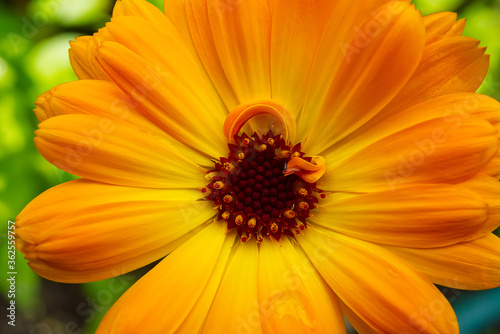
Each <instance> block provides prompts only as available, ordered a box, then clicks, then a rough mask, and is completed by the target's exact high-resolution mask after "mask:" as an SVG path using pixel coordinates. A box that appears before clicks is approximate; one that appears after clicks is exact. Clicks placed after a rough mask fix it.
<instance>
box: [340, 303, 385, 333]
mask: <svg viewBox="0 0 500 334" xmlns="http://www.w3.org/2000/svg"><path fill="white" fill-rule="evenodd" d="M339 304H340V308H341V309H342V313H343V314H344V317H345V318H346V319H347V321H349V323H350V324H351V325H352V327H353V328H354V329H355V330H356V331H357V332H358V333H361V334H379V332H377V331H376V330H374V329H373V328H372V327H370V326H369V325H368V324H367V323H366V322H364V321H363V320H362V319H361V318H360V317H358V315H357V314H356V313H355V312H354V311H353V310H351V309H350V308H349V307H347V305H346V304H345V303H344V302H342V301H341V300H340V303H339Z"/></svg>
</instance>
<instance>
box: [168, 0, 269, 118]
mask: <svg viewBox="0 0 500 334" xmlns="http://www.w3.org/2000/svg"><path fill="white" fill-rule="evenodd" d="M180 2H181V1H180V0H176V1H173V2H172V5H170V3H165V6H166V7H170V6H175V8H179V9H181V10H182V4H180ZM182 2H184V1H182ZM173 11H174V10H173V9H166V13H167V15H169V17H171V18H172V20H173V21H175V22H176V23H177V24H179V25H180V27H179V29H180V30H181V31H182V32H183V33H184V36H185V37H184V39H185V40H189V37H187V36H186V22H185V21H184V20H187V25H188V27H189V32H190V35H191V40H192V41H193V44H194V47H195V48H196V50H197V53H198V55H199V57H200V59H201V62H202V63H203V65H204V67H205V68H206V70H207V73H208V74H209V76H210V78H211V79H212V82H213V83H214V85H215V87H216V88H217V91H218V92H219V93H220V95H221V97H222V99H223V100H224V102H225V104H226V106H227V107H228V109H229V110H232V109H233V108H235V107H236V106H237V105H238V104H241V103H245V102H247V101H249V100H255V99H269V98H271V85H270V75H269V39H270V31H271V17H270V13H269V7H268V3H267V1H262V0H248V1H236V2H234V1H215V2H214V1H207V0H201V1H200V0H188V1H185V11H186V18H185V19H184V17H183V15H184V14H182V15H179V16H177V15H175V14H173V13H172V12H173Z"/></svg>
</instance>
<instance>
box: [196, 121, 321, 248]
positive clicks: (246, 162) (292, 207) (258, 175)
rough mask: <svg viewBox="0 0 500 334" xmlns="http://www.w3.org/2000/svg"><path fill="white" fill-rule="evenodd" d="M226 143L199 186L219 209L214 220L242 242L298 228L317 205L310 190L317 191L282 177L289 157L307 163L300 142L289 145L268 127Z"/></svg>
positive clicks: (296, 178) (311, 185)
mask: <svg viewBox="0 0 500 334" xmlns="http://www.w3.org/2000/svg"><path fill="white" fill-rule="evenodd" d="M228 147H229V155H228V157H227V158H220V161H218V162H216V163H215V168H214V169H213V170H211V171H209V172H208V177H209V179H210V180H211V182H210V183H209V184H208V185H207V188H205V189H203V191H204V192H207V191H209V192H210V194H208V195H207V196H206V198H207V199H208V200H210V201H213V202H214V204H215V207H216V208H217V209H218V210H219V215H218V219H219V220H225V221H226V222H227V227H228V230H232V229H236V230H237V232H238V235H239V236H240V238H241V241H242V242H246V241H247V240H249V239H250V238H252V237H254V238H255V240H256V241H257V242H258V243H260V242H262V240H263V238H264V237H265V236H272V237H273V238H274V239H276V240H278V241H279V240H280V238H281V236H282V235H288V236H292V237H293V236H294V234H298V233H300V232H301V231H303V230H304V229H305V228H306V227H307V222H306V218H307V217H309V216H310V214H311V212H312V211H314V210H315V208H316V203H318V198H317V197H316V196H315V193H321V192H322V191H321V190H319V189H317V188H316V183H308V182H305V181H304V180H303V179H301V178H300V177H299V176H297V175H295V174H290V175H287V176H285V175H284V171H285V170H286V164H287V162H288V161H289V160H290V159H291V158H293V157H300V158H302V159H304V160H305V161H308V162H310V161H311V158H307V157H304V153H303V152H301V151H300V147H301V145H300V144H297V145H295V146H291V145H289V144H287V143H286V142H285V140H284V139H283V137H282V136H281V135H274V134H273V133H272V132H271V131H270V132H268V133H267V134H265V135H258V134H257V133H254V134H253V136H251V137H249V136H248V135H246V134H245V133H243V134H242V135H241V136H236V137H234V142H233V143H230V144H228ZM321 195H322V196H324V195H323V194H321Z"/></svg>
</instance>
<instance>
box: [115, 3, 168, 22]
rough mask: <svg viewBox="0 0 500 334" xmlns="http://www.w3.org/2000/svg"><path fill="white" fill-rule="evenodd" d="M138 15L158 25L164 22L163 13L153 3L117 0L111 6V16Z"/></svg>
mask: <svg viewBox="0 0 500 334" xmlns="http://www.w3.org/2000/svg"><path fill="white" fill-rule="evenodd" d="M120 16H132V17H140V18H143V19H145V20H147V21H149V22H153V23H155V24H156V25H158V26H162V25H163V24H165V21H166V20H165V15H163V13H162V12H161V10H159V9H158V8H157V7H156V6H155V5H153V4H152V3H150V2H148V1H144V0H119V1H117V2H116V4H115V7H114V8H113V17H120Z"/></svg>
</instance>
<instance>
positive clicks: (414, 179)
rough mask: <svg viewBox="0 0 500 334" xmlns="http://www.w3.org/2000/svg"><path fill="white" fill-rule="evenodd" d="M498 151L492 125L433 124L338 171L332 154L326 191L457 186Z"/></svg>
mask: <svg viewBox="0 0 500 334" xmlns="http://www.w3.org/2000/svg"><path fill="white" fill-rule="evenodd" d="M497 151H498V134H497V130H496V129H495V128H494V127H493V126H492V125H491V124H490V123H489V122H487V121H485V120H482V119H480V118H475V117H470V118H466V119H463V118H461V117H460V116H457V119H456V121H455V120H454V119H452V120H451V121H450V120H449V119H446V118H445V119H444V120H443V119H434V120H430V121H426V122H423V123H420V124H418V125H415V126H413V127H410V128H407V129H405V130H402V131H400V132H397V133H395V134H393V135H390V136H387V137H385V138H383V139H380V140H378V141H377V142H375V143H373V144H371V145H369V146H367V147H365V148H362V149H361V150H360V151H359V152H357V153H355V154H353V155H352V156H350V157H349V158H348V159H346V160H344V161H342V162H341V163H340V164H338V165H337V166H333V167H331V164H330V161H331V162H332V164H335V161H336V159H335V154H334V153H332V154H330V155H329V156H327V158H326V159H327V168H329V169H328V170H327V173H326V174H325V176H323V179H322V180H323V182H324V184H323V185H322V188H323V189H325V190H329V191H346V192H373V191H380V190H387V189H389V190H394V189H397V188H398V187H401V186H402V185H408V184H412V183H458V182H461V181H464V180H466V179H468V178H470V177H472V176H473V175H474V174H476V173H477V172H479V171H480V170H481V169H482V168H483V167H484V166H486V164H488V162H489V161H490V160H491V159H492V157H493V156H494V155H495V154H496V152H497Z"/></svg>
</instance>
